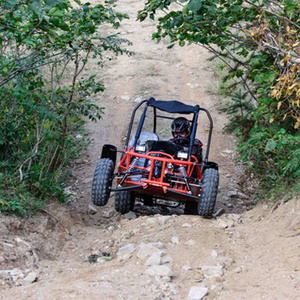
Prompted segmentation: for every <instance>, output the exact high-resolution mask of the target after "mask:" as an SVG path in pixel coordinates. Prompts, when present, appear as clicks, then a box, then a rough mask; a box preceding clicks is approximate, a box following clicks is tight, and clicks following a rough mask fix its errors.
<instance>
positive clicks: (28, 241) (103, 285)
mask: <svg viewBox="0 0 300 300" xmlns="http://www.w3.org/2000/svg"><path fill="white" fill-rule="evenodd" d="M94 2H95V1H94ZM118 5H119V8H118V10H120V11H123V12H126V13H128V14H129V16H130V17H131V19H130V20H128V21H125V22H124V23H123V24H122V26H121V29H120V30H121V32H122V37H124V38H128V39H129V40H131V41H132V42H133V46H132V47H130V50H132V51H134V52H135V53H136V54H135V55H134V56H133V57H125V56H123V57H119V58H118V60H115V61H111V62H110V63H109V64H107V66H106V67H105V68H103V69H97V67H95V65H91V67H90V70H88V71H87V72H93V73H95V72H97V73H98V74H99V77H100V78H102V79H103V81H104V84H105V86H106V88H107V89H106V91H105V93H104V94H102V95H100V96H99V98H97V101H99V104H101V105H103V106H104V107H105V115H104V116H103V119H102V120H101V121H100V122H98V123H93V124H88V125H87V129H88V131H89V133H90V135H91V137H92V138H93V140H94V141H93V143H92V144H91V146H90V147H89V149H88V151H87V152H86V153H85V154H84V155H83V156H82V158H81V159H80V160H78V161H77V162H76V164H75V165H74V168H73V176H72V178H71V180H70V188H69V190H70V191H71V192H73V193H74V196H73V197H72V200H71V201H70V203H69V205H68V206H62V205H60V204H55V203H54V204H51V205H49V206H48V207H47V211H48V212H49V213H50V214H48V213H47V212H44V213H43V214H41V215H39V216H36V217H35V218H33V219H31V220H18V219H17V218H11V217H4V216H1V215H0V218H1V222H0V233H1V239H0V289H1V293H0V299H37V300H38V299H49V300H50V299H51V300H53V299H76V300H77V299H91V300H92V299H95V300H96V299H132V300H135V299H141V300H145V299H149V300H154V299H157V300H158V299H178V300H180V299H200V297H201V296H200V293H201V292H202V293H203V294H206V296H205V298H204V299H300V284H299V281H300V236H299V233H298V232H299V230H300V205H299V201H298V202H297V201H290V202H289V203H286V204H284V203H281V202H278V203H277V204H276V205H269V206H268V205H266V204H264V205H257V206H256V207H254V208H251V207H252V205H253V201H252V200H251V199H250V198H249V197H245V195H240V196H239V197H236V198H232V197H229V196H228V192H231V191H239V189H240V187H239V181H240V180H241V178H242V175H243V172H242V166H241V165H235V164H234V161H233V156H234V153H233V141H232V139H231V138H230V137H229V136H227V135H225V134H224V133H223V132H222V127H223V125H224V123H225V122H226V117H225V116H224V115H222V114H219V112H218V110H217V101H218V99H217V98H216V97H215V96H213V95H211V94H209V93H208V92H207V90H208V86H209V85H210V84H216V83H215V82H214V80H213V78H212V73H211V71H210V69H209V63H208V61H207V58H208V57H209V54H208V53H207V52H206V51H205V50H203V49H202V48H200V47H197V46H189V47H185V48H179V47H174V48H173V49H171V50H166V45H167V42H162V43H161V44H156V43H154V42H153V41H151V34H152V32H153V30H154V24H153V23H152V22H151V21H146V22H144V23H136V22H135V18H136V12H137V10H138V9H140V8H141V7H142V5H143V3H142V1H136V0H124V1H121V2H118ZM107 30H109V29H108V28H107ZM150 96H153V97H155V98H157V99H161V100H181V101H183V102H186V103H188V104H192V105H194V104H200V105H201V106H203V107H205V108H207V109H208V110H209V111H210V112H211V114H212V117H213V120H214V133H213V140H212V148H211V154H210V159H211V160H213V161H216V162H217V163H218V164H219V168H220V187H219V194H218V199H217V206H216V210H218V209H219V208H223V209H224V210H225V213H224V214H223V215H221V216H220V217H218V218H216V219H209V220H208V219H203V218H201V217H197V216H187V215H182V214H180V213H178V212H176V214H174V213H173V212H172V210H162V209H160V208H153V209H151V210H143V207H140V206H138V207H136V208H135V213H134V214H130V215H126V216H121V215H118V214H117V213H116V212H115V211H114V208H113V205H114V199H113V197H111V199H110V200H109V202H108V204H107V205H106V206H105V207H103V208H98V210H97V212H95V211H93V210H92V209H91V207H89V205H90V204H91V195H90V191H91V183H92V177H93V172H94V170H95V166H96V164H97V161H98V159H99V155H100V154H101V149H102V145H103V144H105V143H112V144H115V145H116V146H118V147H119V148H121V147H122V145H123V143H124V137H125V135H126V130H127V128H128V127H127V126H128V125H127V124H128V121H129V119H130V116H131V111H132V109H133V107H135V105H136V104H137V102H138V101H140V100H142V99H147V98H149V97H150ZM206 126H207V124H206V121H205V119H201V120H200V126H199V131H198V137H199V138H200V139H201V140H202V141H203V142H204V143H205V141H206V138H207V133H206V131H205V128H206ZM53 216H55V218H57V219H58V220H60V221H61V223H58V222H57V220H56V219H55V218H53ZM65 229H67V230H68V231H70V233H71V235H68V234H67V231H66V230H65ZM124 247H125V248H124ZM104 252H106V253H110V257H109V258H105V257H104V258H103V257H100V256H99V255H100V253H104ZM30 276H32V279H31V280H30V278H28V277H30ZM32 281H34V282H33V283H31V282H32ZM192 292H197V293H199V294H198V296H195V297H193V296H192ZM188 296H189V298H188Z"/></svg>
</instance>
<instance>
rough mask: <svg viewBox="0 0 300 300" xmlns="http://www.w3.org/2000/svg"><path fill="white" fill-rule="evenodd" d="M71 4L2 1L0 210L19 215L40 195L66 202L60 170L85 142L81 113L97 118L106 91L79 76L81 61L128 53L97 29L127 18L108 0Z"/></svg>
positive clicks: (65, 1)
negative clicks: (100, 95)
mask: <svg viewBox="0 0 300 300" xmlns="http://www.w3.org/2000/svg"><path fill="white" fill-rule="evenodd" d="M75 2H76V3H75ZM75 2H72V4H71V2H70V1H68V0H42V1H41V0H1V1H0V53H1V56H0V127H1V130H0V159H1V160H0V210H2V211H13V212H16V213H19V214H24V213H26V211H30V209H31V208H34V207H37V206H38V205H39V204H40V200H42V199H45V198H46V196H47V197H51V196H53V197H56V198H60V199H62V200H63V199H64V198H65V196H66V194H65V193H64V186H63V180H64V177H65V176H66V170H65V166H66V165H67V164H68V163H69V162H70V161H71V159H74V158H75V157H76V156H77V155H79V153H80V151H81V149H83V147H84V146H85V145H86V144H87V142H88V141H87V140H86V138H85V135H84V134H82V132H81V131H82V118H81V116H87V117H88V118H90V119H91V120H97V119H99V118H100V117H101V114H102V111H103V107H99V106H98V105H96V103H95V102H94V97H95V95H96V94H97V93H98V92H100V91H103V90H104V86H103V84H102V83H101V82H99V81H98V79H97V76H96V74H84V70H85V67H86V64H87V63H88V61H89V60H91V59H95V60H96V61H97V64H95V65H96V66H97V65H98V66H99V67H98V69H99V70H100V68H101V66H102V64H103V62H104V61H105V59H112V58H113V57H115V56H116V55H118V54H123V53H126V54H130V53H129V52H128V51H127V50H126V49H124V48H123V45H124V44H125V45H126V44H128V43H129V42H128V41H126V40H123V39H121V38H119V37H118V36H117V35H115V34H108V33H107V32H105V31H103V30H101V26H102V25H108V24H109V25H111V27H112V28H118V26H119V25H120V22H121V21H122V20H123V18H128V16H127V15H125V14H121V13H118V12H116V11H115V4H114V1H113V0H111V1H106V2H105V3H103V4H98V5H95V6H92V5H91V4H90V3H84V4H82V3H81V2H80V1H79V0H75ZM104 53H105V55H104ZM98 77H99V76H98ZM76 137H77V138H76ZM1 191H2V192H1Z"/></svg>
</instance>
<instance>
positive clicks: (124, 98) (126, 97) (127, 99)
mask: <svg viewBox="0 0 300 300" xmlns="http://www.w3.org/2000/svg"><path fill="white" fill-rule="evenodd" d="M120 98H121V99H122V100H125V101H129V100H130V97H128V96H121V97H120Z"/></svg>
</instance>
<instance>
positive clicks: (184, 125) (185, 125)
mask: <svg viewBox="0 0 300 300" xmlns="http://www.w3.org/2000/svg"><path fill="white" fill-rule="evenodd" d="M183 131H186V136H185V138H189V136H190V134H191V126H190V123H189V121H188V120H187V119H186V118H184V117H179V118H176V119H175V120H174V121H173V123H172V134H173V136H174V134H175V133H176V132H183Z"/></svg>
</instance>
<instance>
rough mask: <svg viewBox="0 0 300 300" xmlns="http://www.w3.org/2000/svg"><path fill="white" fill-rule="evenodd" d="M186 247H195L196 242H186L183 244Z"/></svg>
mask: <svg viewBox="0 0 300 300" xmlns="http://www.w3.org/2000/svg"><path fill="white" fill-rule="evenodd" d="M184 244H185V245H186V246H195V245H196V242H195V241H194V240H188V241H187V242H185V243H184Z"/></svg>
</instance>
